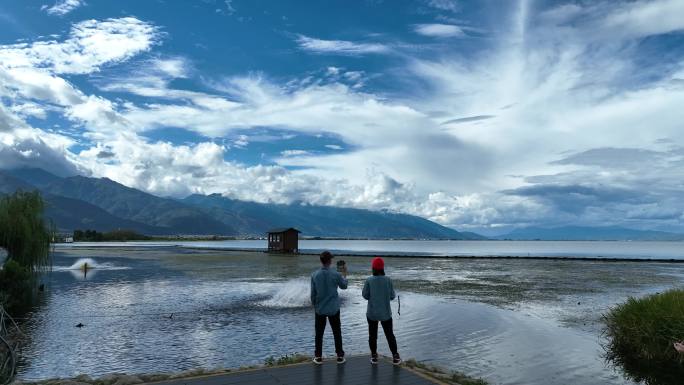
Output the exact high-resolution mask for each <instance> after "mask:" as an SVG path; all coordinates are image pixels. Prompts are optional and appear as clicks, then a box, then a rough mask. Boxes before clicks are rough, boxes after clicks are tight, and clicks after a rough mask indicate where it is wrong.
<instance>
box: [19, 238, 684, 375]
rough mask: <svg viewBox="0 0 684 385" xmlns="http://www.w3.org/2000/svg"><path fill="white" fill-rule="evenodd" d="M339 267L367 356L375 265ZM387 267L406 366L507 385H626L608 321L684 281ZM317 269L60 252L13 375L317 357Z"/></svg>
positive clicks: (525, 265) (363, 260) (622, 273)
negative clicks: (346, 273) (622, 305)
mask: <svg viewBox="0 0 684 385" xmlns="http://www.w3.org/2000/svg"><path fill="white" fill-rule="evenodd" d="M83 258H91V261H90V262H89V263H90V264H95V265H96V267H95V269H93V270H90V271H89V272H88V273H87V274H85V272H84V271H83V270H80V269H78V266H79V263H77V262H78V261H79V260H81V259H83ZM344 259H345V260H347V263H348V265H349V269H350V271H351V275H350V282H351V284H350V287H349V290H347V291H344V292H342V300H343V303H342V321H343V334H344V342H345V350H346V351H347V353H349V354H355V353H366V352H367V342H366V340H367V330H366V328H367V326H366V321H365V317H364V314H365V301H364V300H363V299H362V298H361V296H360V292H361V285H362V282H363V279H364V278H365V276H366V274H367V271H368V267H369V263H370V260H369V259H368V258H367V257H345V258H344ZM81 262H82V261H81ZM386 264H387V266H388V268H387V272H388V274H390V275H391V276H392V277H393V279H394V280H395V286H396V287H397V290H398V292H399V293H400V298H401V310H402V311H401V315H397V314H396V310H397V304H396V303H393V309H394V311H395V316H394V317H395V325H396V334H397V336H398V342H399V348H400V351H401V352H402V354H403V356H404V357H407V358H408V357H413V358H416V359H418V360H421V361H426V362H430V363H435V364H439V365H442V366H444V367H447V368H450V369H455V370H461V371H464V372H466V373H468V374H471V375H476V376H482V377H484V378H486V379H488V380H490V381H492V382H493V383H502V384H530V385H535V384H538V385H542V384H545V385H546V384H548V385H553V384H558V385H561V384H562V385H573V384H577V385H580V384H582V385H584V384H595V383H600V384H630V382H628V381H625V380H624V379H623V377H622V375H621V374H620V373H616V372H615V371H614V370H612V369H611V368H607V367H605V365H604V363H603V359H602V358H601V349H600V345H599V343H600V338H599V330H600V315H601V313H602V312H603V311H605V310H606V309H608V308H609V307H610V306H612V305H613V304H615V303H617V302H620V301H623V300H624V299H626V298H627V297H628V296H630V295H643V294H645V293H651V292H656V291H660V290H665V289H667V288H669V287H673V286H676V285H681V284H682V283H683V282H684V266H683V265H680V264H677V263H663V262H648V263H645V262H615V261H575V260H568V261H558V260H526V259H518V260H491V259H483V260H478V259H440V258H429V257H416V258H408V257H402V258H386ZM318 265H319V263H318V258H317V257H315V256H310V255H301V256H277V255H270V256H269V255H267V254H263V253H253V252H236V251H225V250H223V251H221V250H201V249H188V248H177V247H150V246H149V245H148V246H147V247H132V248H131V247H129V248H117V247H110V248H88V247H75V248H74V247H71V248H61V247H60V248H58V251H57V253H56V256H55V266H56V267H55V269H54V272H53V273H52V274H51V275H50V276H49V278H48V290H47V294H46V295H45V298H44V301H43V303H42V304H40V305H39V306H38V307H37V308H36V309H35V310H34V312H33V313H32V314H30V320H28V321H26V324H25V325H26V327H27V329H28V330H29V335H30V341H29V343H28V345H27V347H26V349H25V351H24V359H23V362H22V364H21V367H20V373H19V376H20V378H21V379H44V378H49V377H66V376H74V375H77V374H80V373H88V374H90V375H100V374H105V373H111V372H127V373H142V372H176V371H181V370H185V369H190V368H196V367H203V368H213V367H236V366H241V365H249V364H255V363H261V362H263V360H264V359H265V358H267V357H268V356H271V355H274V356H280V355H283V354H285V353H291V352H302V353H307V354H310V353H311V351H312V350H313V314H312V309H311V308H310V306H309V302H308V282H309V274H310V273H311V271H313V270H314V269H316V268H317V267H318ZM78 323H83V324H85V325H86V326H85V327H83V328H76V327H75V325H76V324H78ZM328 333H329V332H328ZM330 337H331V336H330V335H327V337H326V342H325V354H326V355H329V356H332V355H333V353H334V352H333V347H332V339H331V338H330ZM382 338H383V335H382V333H380V339H381V341H380V342H379V346H380V350H381V352H382V353H386V354H387V353H389V352H388V351H387V347H386V343H385V342H384V340H382Z"/></svg>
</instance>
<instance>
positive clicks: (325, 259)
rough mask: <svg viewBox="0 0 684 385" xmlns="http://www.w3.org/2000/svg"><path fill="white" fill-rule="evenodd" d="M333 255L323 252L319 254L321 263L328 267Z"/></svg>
mask: <svg viewBox="0 0 684 385" xmlns="http://www.w3.org/2000/svg"><path fill="white" fill-rule="evenodd" d="M332 259H333V255H332V254H331V253H330V252H329V251H324V252H322V253H321V263H322V264H324V265H329V264H330V261H332Z"/></svg>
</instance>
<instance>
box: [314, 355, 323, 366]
mask: <svg viewBox="0 0 684 385" xmlns="http://www.w3.org/2000/svg"><path fill="white" fill-rule="evenodd" d="M313 363H314V364H316V365H323V357H314V359H313Z"/></svg>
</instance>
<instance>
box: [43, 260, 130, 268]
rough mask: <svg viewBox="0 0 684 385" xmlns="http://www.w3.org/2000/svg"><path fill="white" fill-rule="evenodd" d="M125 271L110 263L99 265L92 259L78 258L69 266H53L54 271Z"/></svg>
mask: <svg viewBox="0 0 684 385" xmlns="http://www.w3.org/2000/svg"><path fill="white" fill-rule="evenodd" d="M91 269H96V270H126V269H129V268H128V267H126V266H115V265H112V264H110V263H99V262H97V261H96V260H94V259H92V258H79V259H78V260H77V261H76V262H74V263H73V264H72V265H71V266H55V267H54V268H53V270H55V271H75V270H80V271H83V270H91Z"/></svg>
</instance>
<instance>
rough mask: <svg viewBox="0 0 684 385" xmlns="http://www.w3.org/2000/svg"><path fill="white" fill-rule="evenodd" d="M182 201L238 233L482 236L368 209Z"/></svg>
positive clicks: (201, 197) (201, 198)
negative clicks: (278, 229) (291, 229)
mask: <svg viewBox="0 0 684 385" xmlns="http://www.w3.org/2000/svg"><path fill="white" fill-rule="evenodd" d="M182 202H184V203H187V204H190V205H194V206H197V207H199V208H202V209H203V210H204V211H205V212H206V213H207V214H208V215H211V216H212V217H213V218H215V219H217V220H219V221H221V222H223V223H230V224H231V226H233V227H234V228H235V229H236V231H237V232H238V233H239V234H240V235H262V234H264V232H266V231H267V230H268V229H269V228H273V227H290V226H291V227H296V228H297V229H299V230H301V231H302V233H303V234H304V235H306V236H320V237H341V238H430V239H484V237H482V236H480V235H478V234H474V233H462V232H458V231H456V230H453V229H450V228H448V227H444V226H441V225H439V224H437V223H434V222H431V221H429V220H427V219H424V218H420V217H417V216H413V215H407V214H397V213H389V212H378V211H370V210H361V209H352V208H340V207H330V206H312V205H306V204H289V205H284V204H267V203H256V202H245V201H240V200H235V199H229V198H225V197H223V196H221V195H219V194H213V195H208V196H207V195H191V196H189V197H187V198H185V199H183V200H182Z"/></svg>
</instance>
